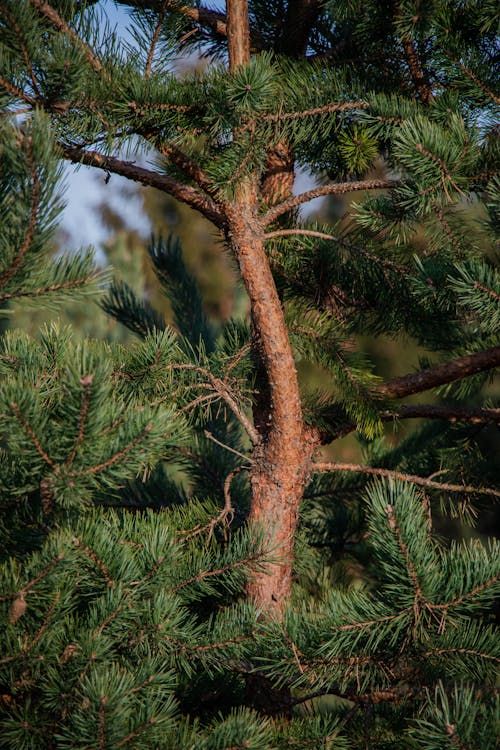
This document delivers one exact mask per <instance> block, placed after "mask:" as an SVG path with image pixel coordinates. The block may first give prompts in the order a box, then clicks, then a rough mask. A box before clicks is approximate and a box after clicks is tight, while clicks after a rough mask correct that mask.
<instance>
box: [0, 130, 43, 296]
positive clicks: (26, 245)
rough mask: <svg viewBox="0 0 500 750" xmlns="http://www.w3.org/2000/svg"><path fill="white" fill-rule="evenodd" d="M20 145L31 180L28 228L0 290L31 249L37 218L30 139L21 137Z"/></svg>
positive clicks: (36, 183)
mask: <svg viewBox="0 0 500 750" xmlns="http://www.w3.org/2000/svg"><path fill="white" fill-rule="evenodd" d="M21 143H22V145H23V147H24V148H25V149H26V161H27V163H28V167H29V171H30V174H31V180H32V189H31V213H30V219H29V222H28V228H27V230H26V234H25V236H24V241H23V243H22V245H21V247H20V248H19V250H18V251H17V253H16V255H15V257H14V259H13V261H12V263H11V264H10V265H9V266H8V267H7V268H6V269H5V271H4V272H3V273H2V275H1V276H0V289H2V288H3V287H5V286H6V284H7V283H8V282H9V281H10V279H11V278H12V276H14V274H15V273H16V271H17V270H18V268H19V267H20V266H21V264H22V262H23V260H24V258H25V256H26V253H27V252H28V250H29V249H30V247H31V243H32V241H33V237H34V235H35V230H36V222H37V218H38V207H39V203H40V183H39V180H38V174H37V171H36V165H35V162H34V159H33V152H32V150H31V138H27V137H23V138H22V140H21Z"/></svg>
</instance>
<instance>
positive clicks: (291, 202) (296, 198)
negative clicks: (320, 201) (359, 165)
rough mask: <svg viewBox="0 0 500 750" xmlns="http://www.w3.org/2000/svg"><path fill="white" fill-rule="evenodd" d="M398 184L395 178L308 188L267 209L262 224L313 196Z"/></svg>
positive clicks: (385, 187) (271, 220)
mask: <svg viewBox="0 0 500 750" xmlns="http://www.w3.org/2000/svg"><path fill="white" fill-rule="evenodd" d="M397 184H398V181H397V180H387V179H381V180H360V181H358V182H333V183H331V184H329V185H322V186H320V187H317V188H314V189H313V190H308V191H307V192H305V193H299V195H293V196H292V197H291V198H288V200H286V201H283V203H280V204H279V205H277V206H273V208H271V209H269V211H268V212H267V213H265V214H264V215H263V216H262V219H261V221H262V226H263V227H266V226H267V225H268V224H271V223H272V222H273V221H275V219H277V218H278V217H279V216H281V215H282V214H284V213H286V212H287V211H291V210H292V208H296V207H297V206H300V205H302V204H303V203H308V202H309V201H312V200H314V198H321V197H322V196H324V195H343V194H344V193H352V192H354V191H356V190H385V189H387V188H392V187H395V186H396V185H397Z"/></svg>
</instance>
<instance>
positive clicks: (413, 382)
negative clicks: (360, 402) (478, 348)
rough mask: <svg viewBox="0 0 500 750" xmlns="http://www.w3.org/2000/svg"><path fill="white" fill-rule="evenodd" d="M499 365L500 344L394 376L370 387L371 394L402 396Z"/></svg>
mask: <svg viewBox="0 0 500 750" xmlns="http://www.w3.org/2000/svg"><path fill="white" fill-rule="evenodd" d="M498 366H500V346H493V347H491V349H486V350H484V351H482V352H475V353H474V354H467V355H466V356H465V357H458V358H457V359H452V360H450V361H449V362H444V363H443V364H440V365H435V366H434V367H429V368H427V369H425V370H420V371H419V372H412V373H409V374H408V375H402V376H401V377H398V378H393V380H389V381H387V382H386V383H383V384H382V385H380V386H378V387H377V388H375V389H373V391H372V395H373V396H382V397H384V398H404V397H405V396H411V395H412V394H414V393H421V392H422V391H428V390H429V389H430V388H436V387H437V386H439V385H445V384H447V383H452V382H454V381H455V380H461V379H462V378H466V377H469V376H470V375H475V374H476V373H478V372H484V371H485V370H491V369H493V368H494V367H498Z"/></svg>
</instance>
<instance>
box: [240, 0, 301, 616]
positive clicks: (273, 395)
mask: <svg viewBox="0 0 500 750" xmlns="http://www.w3.org/2000/svg"><path fill="white" fill-rule="evenodd" d="M227 31H228V50H229V66H230V69H231V70H234V69H235V68H236V67H238V66H240V65H245V64H247V63H248V62H249V60H250V33H249V25H248V9H247V2H246V0H228V2H227ZM237 135H238V134H237V133H235V137H237ZM293 177H294V175H293V155H292V154H291V151H290V149H289V147H288V145H287V144H286V143H283V144H279V145H278V146H277V147H276V148H275V149H274V150H273V151H271V152H270V154H269V157H268V169H267V172H266V174H265V175H264V178H263V182H262V183H261V185H260V196H262V198H263V200H264V202H267V201H269V203H270V204H271V205H272V204H273V203H276V202H278V201H279V200H283V199H284V198H286V196H288V195H290V193H291V189H292V186H293ZM258 211H259V190H258V186H257V178H255V179H252V178H249V179H247V180H246V181H244V182H243V183H242V184H241V185H240V187H239V189H238V193H237V198H236V201H235V203H234V204H232V206H230V207H227V219H228V229H227V239H228V242H229V244H230V246H231V249H232V251H233V253H234V255H235V258H236V260H237V262H238V265H239V269H240V273H241V277H242V279H243V282H244V284H245V288H246V290H247V293H248V296H249V299H250V305H251V314H252V330H253V348H254V358H255V360H256V364H257V372H258V373H260V379H259V383H258V386H259V389H260V393H259V395H258V397H257V403H256V407H255V411H254V420H255V426H256V428H257V430H258V431H259V435H260V442H259V444H258V445H257V446H256V448H255V450H254V454H253V468H252V471H251V487H252V500H251V509H250V515H249V523H255V524H256V525H258V526H259V527H260V528H261V529H262V530H263V532H264V534H265V541H266V544H267V546H268V547H269V548H270V550H271V555H272V557H273V561H272V562H270V563H269V564H268V565H267V566H266V569H265V570H262V571H260V572H255V573H254V575H253V577H252V579H251V581H250V582H249V584H248V587H247V594H248V595H249V597H251V598H252V599H253V601H254V602H255V604H256V605H257V607H258V608H259V609H260V610H261V611H262V612H263V613H265V614H266V616H274V617H280V616H281V614H282V612H283V609H284V607H285V606H286V604H287V603H288V601H289V599H290V593H291V584H292V563H293V545H294V538H295V529H296V525H297V517H298V510H299V505H300V501H301V499H302V494H303V490H304V485H305V482H306V478H307V475H308V473H309V470H310V466H311V458H312V452H313V449H314V441H313V440H312V438H311V437H310V436H309V435H308V434H307V432H306V429H305V426H304V420H303V416H302V407H301V403H300V393H299V386H298V381H297V372H296V369H295V361H294V358H293V354H292V349H291V346H290V340H289V337H288V330H287V327H286V324H285V319H284V315H283V309H282V306H281V302H280V299H279V296H278V292H277V290H276V286H275V283H274V279H273V275H272V273H271V269H270V266H269V262H268V259H267V256H266V253H265V250H264V237H263V229H262V225H261V224H260V222H259V219H258Z"/></svg>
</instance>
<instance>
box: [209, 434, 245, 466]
mask: <svg viewBox="0 0 500 750" xmlns="http://www.w3.org/2000/svg"><path fill="white" fill-rule="evenodd" d="M203 433H204V435H205V437H207V438H208V439H209V440H211V441H212V442H213V443H215V444H216V445H220V447H221V448H224V450H226V451H229V452H230V453H234V454H235V456H238V457H239V458H242V459H243V460H244V461H250V463H252V459H251V458H249V456H245V454H244V453H240V451H237V450H236V449H235V448H232V447H231V446H230V445H227V444H226V443H223V442H222V441H221V440H218V439H217V438H216V437H215V435H212V433H211V432H209V431H208V430H203Z"/></svg>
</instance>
